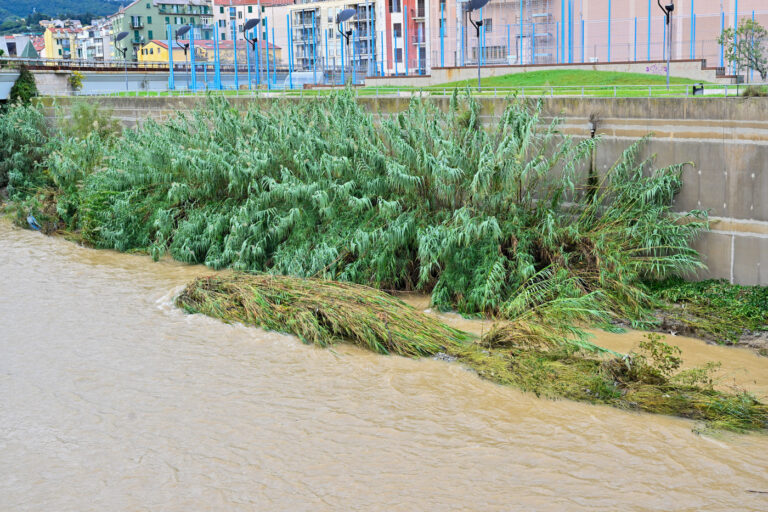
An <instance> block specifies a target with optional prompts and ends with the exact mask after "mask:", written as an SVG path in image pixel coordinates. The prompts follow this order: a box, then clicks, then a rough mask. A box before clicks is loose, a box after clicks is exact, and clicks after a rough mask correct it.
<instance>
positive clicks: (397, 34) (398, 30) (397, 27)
mask: <svg viewBox="0 0 768 512" xmlns="http://www.w3.org/2000/svg"><path fill="white" fill-rule="evenodd" d="M394 32H395V37H403V34H402V32H403V26H402V24H400V23H395V25H394Z"/></svg>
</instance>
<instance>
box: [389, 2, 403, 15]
mask: <svg viewBox="0 0 768 512" xmlns="http://www.w3.org/2000/svg"><path fill="white" fill-rule="evenodd" d="M389 12H400V0H389Z"/></svg>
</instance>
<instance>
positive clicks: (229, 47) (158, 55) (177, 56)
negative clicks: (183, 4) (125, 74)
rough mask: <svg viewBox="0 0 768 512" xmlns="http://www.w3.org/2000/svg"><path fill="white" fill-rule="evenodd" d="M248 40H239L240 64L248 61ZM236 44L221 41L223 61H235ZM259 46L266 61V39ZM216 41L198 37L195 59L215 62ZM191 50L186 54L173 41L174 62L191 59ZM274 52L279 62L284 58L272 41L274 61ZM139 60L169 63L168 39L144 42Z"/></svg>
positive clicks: (184, 42)
mask: <svg viewBox="0 0 768 512" xmlns="http://www.w3.org/2000/svg"><path fill="white" fill-rule="evenodd" d="M182 43H183V44H187V43H188V41H182ZM247 44H248V43H246V41H238V42H237V59H238V62H239V64H240V65H244V64H245V62H246V56H245V49H246V47H247ZM233 47H234V45H233V44H232V41H219V57H220V59H221V62H222V63H231V62H233V61H234V52H233ZM259 47H260V50H261V58H262V61H264V62H266V55H267V45H266V43H265V42H264V41H259ZM214 48H215V47H214V43H213V41H212V40H209V39H196V40H195V61H196V62H213V61H214V60H215V58H214V53H215V52H214ZM189 52H190V50H188V51H187V55H186V56H185V55H184V47H183V46H182V45H179V44H178V43H176V42H174V43H173V62H174V63H175V64H180V63H183V62H187V61H189V60H191V55H190V54H189ZM273 54H274V57H275V58H276V59H277V61H278V62H280V60H281V59H282V55H281V50H280V48H279V47H277V46H274V45H273V44H271V43H270V45H269V59H270V62H273ZM139 62H145V63H162V64H168V41H163V40H160V39H153V40H151V41H150V42H148V43H147V44H144V45H142V46H141V48H140V49H139Z"/></svg>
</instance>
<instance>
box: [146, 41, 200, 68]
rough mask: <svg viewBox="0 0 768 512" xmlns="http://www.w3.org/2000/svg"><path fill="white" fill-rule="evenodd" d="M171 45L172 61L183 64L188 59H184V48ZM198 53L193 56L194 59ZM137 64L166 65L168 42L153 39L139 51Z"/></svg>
mask: <svg viewBox="0 0 768 512" xmlns="http://www.w3.org/2000/svg"><path fill="white" fill-rule="evenodd" d="M177 44H178V43H173V61H174V62H184V61H185V60H186V59H188V58H189V56H187V57H186V58H185V57H184V47H183V46H180V45H177ZM198 55H199V53H196V54H195V59H197V58H198ZM139 62H147V63H150V62H152V63H161V64H168V42H167V41H161V40H159V39H153V40H151V41H150V42H148V43H147V44H144V45H142V46H141V48H140V49H139Z"/></svg>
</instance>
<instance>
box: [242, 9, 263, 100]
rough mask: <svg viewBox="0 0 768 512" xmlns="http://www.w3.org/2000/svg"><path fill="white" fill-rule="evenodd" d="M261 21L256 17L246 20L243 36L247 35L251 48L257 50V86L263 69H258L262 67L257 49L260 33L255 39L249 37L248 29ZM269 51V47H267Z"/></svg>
mask: <svg viewBox="0 0 768 512" xmlns="http://www.w3.org/2000/svg"><path fill="white" fill-rule="evenodd" d="M260 21H261V20H260V19H259V18H254V19H252V20H248V21H246V22H245V25H243V37H245V40H246V41H248V42H249V43H250V44H251V49H252V50H253V51H254V52H256V53H255V54H254V60H255V61H256V62H255V64H256V67H257V71H256V87H257V88H258V86H259V72H260V71H261V70H260V69H258V68H260V66H259V55H258V52H257V50H256V43H257V42H258V41H259V36H258V34H256V37H254V38H253V39H248V31H249V30H252V29H253V28H254V27H255V26H256V25H258V24H259V22H260ZM235 46H237V45H235ZM235 51H237V48H235ZM267 51H269V49H267ZM250 87H251V84H248V88H249V89H250Z"/></svg>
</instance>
